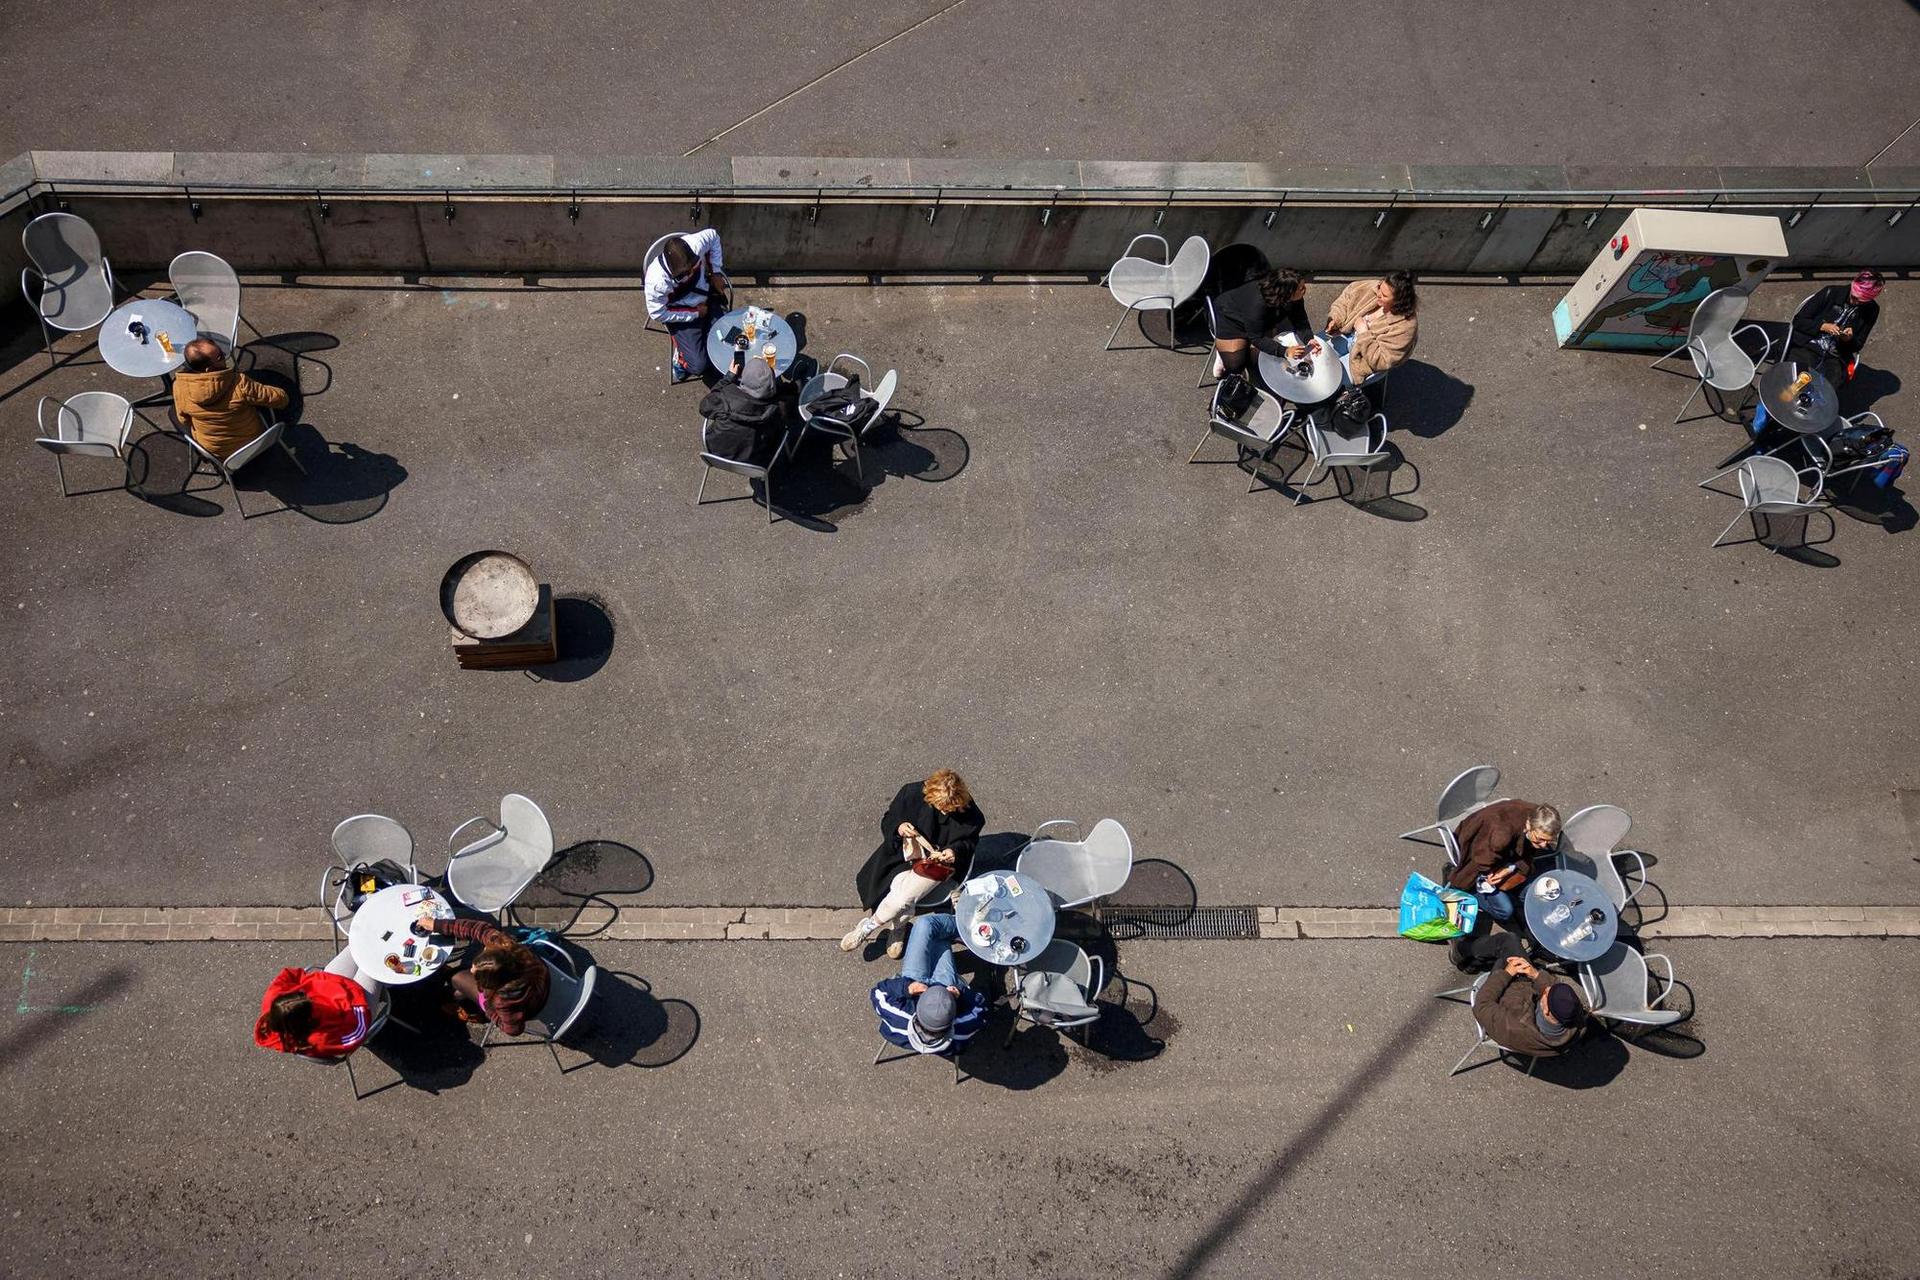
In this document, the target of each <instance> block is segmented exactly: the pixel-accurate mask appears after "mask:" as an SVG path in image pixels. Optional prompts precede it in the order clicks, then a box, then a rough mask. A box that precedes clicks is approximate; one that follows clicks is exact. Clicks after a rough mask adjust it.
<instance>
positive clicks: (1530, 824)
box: [1527, 804, 1560, 836]
mask: <svg viewBox="0 0 1920 1280" xmlns="http://www.w3.org/2000/svg"><path fill="white" fill-rule="evenodd" d="M1527 830H1529V831H1544V832H1546V833H1547V834H1548V835H1550V836H1557V835H1559V834H1560V811H1559V810H1558V809H1556V808H1554V807H1553V806H1552V805H1550V804H1542V805H1535V806H1534V809H1533V812H1532V813H1530V814H1528V815H1527Z"/></svg>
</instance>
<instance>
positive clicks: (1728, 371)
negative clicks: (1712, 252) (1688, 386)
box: [1648, 287, 1773, 423]
mask: <svg viewBox="0 0 1920 1280" xmlns="http://www.w3.org/2000/svg"><path fill="white" fill-rule="evenodd" d="M1749 301H1750V298H1749V295H1748V294H1747V292H1746V290H1744V289H1740V288H1737V287H1736V288H1728V289H1716V290H1714V291H1713V292H1712V293H1710V294H1708V295H1707V296H1706V297H1704V298H1702V299H1701V300H1700V305H1699V306H1697V307H1695V308H1694V309H1693V319H1691V320H1689V321H1688V322H1687V340H1686V342H1684V343H1682V344H1681V345H1680V346H1677V347H1675V348H1674V349H1673V350H1671V351H1669V352H1667V353H1666V355H1663V356H1661V357H1660V359H1659V360H1655V361H1654V362H1653V364H1652V365H1650V366H1648V367H1649V368H1658V367H1659V366H1660V363H1661V361H1664V360H1670V359H1672V358H1673V357H1674V356H1677V355H1679V354H1680V353H1681V352H1682V351H1684V352H1686V353H1687V354H1688V355H1689V356H1691V357H1692V358H1693V371H1694V374H1695V375H1696V377H1697V379H1698V380H1697V381H1696V382H1695V383H1694V384H1693V390H1692V392H1690V393H1689V394H1688V396H1687V402H1686V404H1683V405H1681V406H1680V412H1679V413H1676V414H1674V415H1673V420H1674V421H1675V422H1676V423H1677V422H1679V421H1680V420H1681V419H1682V418H1683V417H1685V416H1686V413H1687V409H1688V407H1689V406H1690V405H1692V404H1693V398H1694V396H1697V395H1699V394H1700V391H1701V388H1703V387H1708V388H1711V389H1712V390H1713V391H1717V392H1719V393H1720V394H1721V395H1722V396H1725V395H1726V394H1727V393H1728V392H1731V391H1745V390H1746V389H1747V388H1748V387H1751V386H1752V385H1753V375H1754V374H1755V373H1756V372H1757V371H1758V369H1759V361H1756V360H1755V359H1754V357H1752V356H1750V355H1748V354H1747V353H1746V350H1745V349H1744V348H1742V347H1741V345H1740V335H1741V334H1743V333H1746V332H1748V331H1749V330H1751V331H1752V332H1754V333H1757V334H1759V335H1760V343H1761V348H1760V361H1764V360H1766V359H1767V357H1768V355H1769V354H1770V353H1771V352H1772V350H1773V341H1772V339H1770V338H1768V337H1767V331H1766V330H1765V329H1762V328H1761V327H1760V326H1759V325H1757V324H1746V325H1741V324H1740V319H1741V317H1742V316H1744V315H1746V314H1747V303H1748V302H1749ZM1736 325H1739V326H1740V327H1738V328H1735V327H1734V326H1736Z"/></svg>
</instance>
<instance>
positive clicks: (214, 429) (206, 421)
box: [173, 338, 288, 459]
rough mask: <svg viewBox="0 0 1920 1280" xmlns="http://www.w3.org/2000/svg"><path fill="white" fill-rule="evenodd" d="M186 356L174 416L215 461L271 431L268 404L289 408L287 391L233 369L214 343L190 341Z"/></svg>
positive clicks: (175, 387) (175, 390) (177, 380)
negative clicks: (263, 412) (262, 413)
mask: <svg viewBox="0 0 1920 1280" xmlns="http://www.w3.org/2000/svg"><path fill="white" fill-rule="evenodd" d="M186 356H187V367H186V370H185V371H184V372H182V373H181V374H180V375H179V376H177V377H176V378H174V380H173V414H174V416H175V417H176V418H178V419H179V420H180V427H181V429H182V430H183V431H186V432H187V433H189V434H190V435H192V436H193V441H194V443H195V444H197V445H199V446H200V447H201V448H202V449H205V450H206V451H207V452H208V453H210V454H212V455H213V456H214V457H216V458H222V459H224V458H225V457H226V456H227V455H228V454H230V453H232V452H233V451H234V450H235V449H238V448H239V447H240V446H241V445H243V444H246V443H247V442H248V441H249V440H253V439H256V438H258V437H259V435H260V433H261V432H262V431H264V430H266V422H265V421H264V420H263V419H262V418H261V416H260V409H261V408H262V407H263V406H264V407H266V408H270V409H284V408H286V407H287V402H288V397H287V393H286V392H285V391H282V390H281V389H280V388H279V387H270V386H267V385H266V384H265V383H261V382H255V381H254V380H253V379H252V378H249V377H247V376H246V375H245V374H243V373H241V372H240V371H239V370H237V369H233V368H230V367H229V366H228V362H227V358H226V356H225V355H223V354H222V353H221V351H220V347H219V345H218V344H216V343H215V342H213V341H212V340H211V339H208V338H195V339H194V340H193V341H192V342H189V343H188V344H187V351H186Z"/></svg>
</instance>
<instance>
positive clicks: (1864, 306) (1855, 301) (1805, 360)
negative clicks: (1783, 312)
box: [1787, 270, 1885, 387]
mask: <svg viewBox="0 0 1920 1280" xmlns="http://www.w3.org/2000/svg"><path fill="white" fill-rule="evenodd" d="M1884 283H1885V282H1884V281H1883V280H1882V279H1881V278H1880V273H1879V272H1878V271H1873V270H1866V271H1862V272H1861V273H1860V274H1859V275H1857V276H1855V277H1854V278H1853V283H1851V284H1830V285H1828V286H1827V287H1826V288H1824V289H1821V290H1819V291H1818V292H1817V293H1815V294H1814V295H1813V296H1812V297H1811V298H1808V299H1807V300H1806V301H1805V302H1803V303H1801V304H1800V310H1798V311H1796V312H1795V313H1794V316H1793V333H1792V335H1791V336H1790V337H1789V338H1788V345H1787V358H1788V359H1790V360H1793V361H1796V362H1797V363H1799V364H1800V366H1801V367H1802V368H1810V369H1816V370H1818V371H1819V372H1820V373H1821V374H1822V375H1823V376H1824V377H1825V378H1826V380H1827V381H1828V382H1831V383H1832V384H1833V385H1834V386H1836V387H1837V386H1839V385H1840V384H1841V383H1843V382H1845V381H1846V380H1847V379H1848V378H1850V377H1852V376H1853V366H1854V363H1855V362H1856V360H1857V359H1858V358H1859V355H1860V348H1862V347H1864V346H1866V345H1867V335H1868V334H1870V333H1872V332H1873V325H1874V321H1876V320H1878V319H1879V318H1880V304H1879V303H1878V302H1877V301H1875V299H1877V298H1878V297H1879V296H1880V289H1881V286H1882V285H1883V284H1884Z"/></svg>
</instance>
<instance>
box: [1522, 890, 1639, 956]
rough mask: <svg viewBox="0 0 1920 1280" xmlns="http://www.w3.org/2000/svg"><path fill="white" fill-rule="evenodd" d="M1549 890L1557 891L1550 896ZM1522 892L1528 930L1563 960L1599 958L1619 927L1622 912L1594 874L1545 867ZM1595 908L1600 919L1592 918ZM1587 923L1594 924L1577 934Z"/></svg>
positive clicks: (1611, 943)
mask: <svg viewBox="0 0 1920 1280" xmlns="http://www.w3.org/2000/svg"><path fill="white" fill-rule="evenodd" d="M1550 890H1555V891H1557V892H1556V893H1555V896H1553V897H1549V896H1547V895H1548V892H1549V891H1550ZM1520 896H1521V898H1522V900H1523V905H1522V910H1524V911H1525V913H1526V917H1527V931H1528V932H1529V933H1531V934H1533V940H1534V941H1535V942H1538V943H1539V944H1540V945H1541V946H1543V947H1545V948H1546V949H1547V950H1549V951H1551V952H1553V954H1555V955H1557V956H1559V957H1560V958H1561V959H1562V960H1572V961H1574V962H1575V963H1578V964H1586V963H1588V962H1590V961H1594V960H1598V959H1599V958H1600V957H1601V956H1603V955H1605V954H1606V953H1607V948H1608V947H1611V946H1612V945H1613V939H1614V936H1615V935H1616V934H1618V933H1619V931H1620V916H1619V913H1618V912H1616V911H1615V910H1614V909H1613V900H1612V899H1611V898H1609V897H1607V894H1606V891H1605V890H1604V889H1602V888H1601V887H1600V886H1599V885H1598V884H1596V883H1595V882H1594V880H1593V878H1592V877H1591V876H1584V875H1581V874H1580V873H1579V872H1578V871H1568V870H1566V869H1564V868H1563V869H1560V870H1556V871H1543V872H1541V873H1539V874H1538V875H1536V876H1534V878H1533V879H1531V880H1529V881H1527V887H1526V888H1525V889H1523V890H1521V894H1520ZM1563 910H1564V913H1565V914H1562V911H1563ZM1595 911H1598V912H1600V913H1601V917H1600V919H1599V920H1593V919H1591V918H1590V917H1591V913H1592V912H1595ZM1587 925H1591V926H1592V928H1591V929H1590V930H1588V932H1587V933H1586V935H1585V936H1583V937H1576V936H1574V935H1576V934H1578V933H1579V932H1580V931H1581V929H1582V928H1583V927H1585V926H1587Z"/></svg>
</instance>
